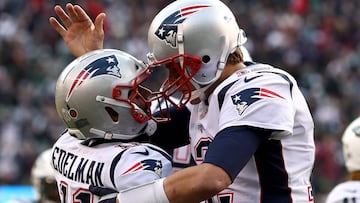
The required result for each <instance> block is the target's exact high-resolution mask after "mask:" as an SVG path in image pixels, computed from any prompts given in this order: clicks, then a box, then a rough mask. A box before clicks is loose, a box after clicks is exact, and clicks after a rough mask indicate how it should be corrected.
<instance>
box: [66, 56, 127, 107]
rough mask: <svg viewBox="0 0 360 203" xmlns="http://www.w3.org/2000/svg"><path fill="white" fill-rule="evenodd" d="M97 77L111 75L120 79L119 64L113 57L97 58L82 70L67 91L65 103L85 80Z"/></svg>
mask: <svg viewBox="0 0 360 203" xmlns="http://www.w3.org/2000/svg"><path fill="white" fill-rule="evenodd" d="M99 75H113V76H115V77H118V78H121V73H120V68H119V62H118V60H117V59H116V57H115V56H114V55H110V56H106V57H102V58H99V59H97V60H95V61H93V62H92V63H90V64H89V65H87V66H86V67H85V68H84V69H82V70H81V71H80V73H79V74H78V75H77V76H76V78H75V80H74V82H73V83H72V85H71V87H70V89H69V92H68V93H67V95H66V102H68V101H69V99H70V97H71V94H72V93H73V92H74V90H75V89H76V88H78V87H79V86H80V85H81V84H82V83H83V82H84V81H85V80H88V79H90V78H93V77H95V76H99Z"/></svg>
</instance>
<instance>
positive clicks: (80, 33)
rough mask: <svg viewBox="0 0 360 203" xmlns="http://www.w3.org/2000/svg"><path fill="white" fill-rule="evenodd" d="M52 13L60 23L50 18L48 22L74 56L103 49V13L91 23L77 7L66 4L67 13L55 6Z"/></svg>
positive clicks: (82, 10)
mask: <svg viewBox="0 0 360 203" xmlns="http://www.w3.org/2000/svg"><path fill="white" fill-rule="evenodd" d="M54 11H55V13H56V15H57V16H58V17H59V18H60V20H61V23H60V22H59V21H58V20H57V19H56V18H55V17H50V18H49V22H50V24H51V25H52V26H53V28H54V29H55V30H56V31H57V32H58V33H59V34H60V35H61V37H62V38H63V39H64V41H65V44H66V46H67V47H68V48H69V49H70V52H71V53H72V54H73V55H74V56H76V57H79V56H81V55H83V54H85V53H87V52H89V51H92V50H96V49H101V48H103V43H104V28H103V24H104V20H105V13H100V14H99V15H98V16H97V17H96V19H95V21H94V23H93V22H92V21H91V19H90V17H89V16H88V15H87V14H86V13H85V11H84V9H82V8H81V7H80V6H79V5H72V4H71V3H68V4H66V11H67V12H65V11H64V9H62V8H61V6H59V5H56V6H55V7H54Z"/></svg>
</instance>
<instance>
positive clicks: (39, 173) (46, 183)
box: [31, 149, 60, 202]
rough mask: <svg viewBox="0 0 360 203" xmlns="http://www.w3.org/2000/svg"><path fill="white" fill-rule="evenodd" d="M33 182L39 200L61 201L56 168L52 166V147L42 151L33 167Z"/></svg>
mask: <svg viewBox="0 0 360 203" xmlns="http://www.w3.org/2000/svg"><path fill="white" fill-rule="evenodd" d="M31 182H32V185H33V186H34V188H35V192H36V194H37V196H38V199H39V200H40V201H39V202H60V198H59V193H58V189H57V186H56V180H55V174H54V169H53V168H52V167H51V149H47V150H45V151H43V152H42V153H40V155H39V156H38V157H37V158H36V160H35V163H34V165H33V166H32V169H31Z"/></svg>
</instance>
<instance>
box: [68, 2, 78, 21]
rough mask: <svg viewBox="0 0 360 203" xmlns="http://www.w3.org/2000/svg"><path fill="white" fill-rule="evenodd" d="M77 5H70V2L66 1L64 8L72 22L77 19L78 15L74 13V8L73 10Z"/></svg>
mask: <svg viewBox="0 0 360 203" xmlns="http://www.w3.org/2000/svg"><path fill="white" fill-rule="evenodd" d="M76 6H77V5H75V6H74V5H72V4H71V3H68V4H66V10H67V11H68V13H69V16H70V19H71V20H72V21H73V22H77V21H79V17H78V14H77V13H76V10H75V7H76Z"/></svg>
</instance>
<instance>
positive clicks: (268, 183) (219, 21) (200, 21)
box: [50, 0, 315, 203]
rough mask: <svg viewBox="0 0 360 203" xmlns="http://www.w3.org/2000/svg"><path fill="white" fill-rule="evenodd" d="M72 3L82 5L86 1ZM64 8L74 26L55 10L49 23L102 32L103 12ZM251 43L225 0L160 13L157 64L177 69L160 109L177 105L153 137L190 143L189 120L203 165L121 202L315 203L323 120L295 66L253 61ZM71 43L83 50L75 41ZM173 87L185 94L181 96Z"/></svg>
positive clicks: (178, 5)
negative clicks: (318, 123) (92, 15)
mask: <svg viewBox="0 0 360 203" xmlns="http://www.w3.org/2000/svg"><path fill="white" fill-rule="evenodd" d="M69 8H70V9H69ZM67 9H68V11H69V12H70V13H71V12H75V13H77V15H80V16H81V15H82V14H83V13H79V9H81V8H80V7H78V6H75V7H70V6H69V5H67ZM71 9H72V10H71ZM55 11H56V12H57V14H58V15H59V16H61V20H62V21H63V22H66V23H64V26H65V27H63V26H61V25H60V23H59V22H57V21H55V19H54V18H51V19H50V22H51V23H52V25H53V26H54V28H55V29H57V30H58V32H59V33H60V34H61V35H62V37H63V38H64V39H65V38H66V37H70V38H71V35H70V34H76V33H77V31H76V30H78V29H77V27H78V25H79V24H80V25H82V26H83V28H84V27H86V26H87V27H88V28H89V27H90V28H92V29H89V30H88V31H92V32H95V33H97V34H99V33H101V32H100V31H99V30H101V27H100V26H99V25H101V23H99V22H101V21H102V20H103V17H104V15H99V16H98V17H97V19H96V20H95V25H93V24H92V22H91V20H90V19H88V18H84V16H81V19H82V20H83V21H79V20H78V19H79V17H78V18H73V17H72V15H69V16H68V15H65V12H64V11H62V12H60V10H59V8H58V7H57V8H55ZM84 21H86V23H84ZM89 25H91V26H89ZM99 28H100V29H99ZM90 34H91V33H90ZM92 34H93V35H95V34H94V33H92ZM77 35H79V34H77ZM84 37H86V36H84ZM90 38H91V37H90ZM94 38H95V37H92V39H94ZM85 41H87V40H85ZM245 42H246V36H245V35H244V32H243V30H242V29H240V28H239V26H238V24H237V23H236V19H235V17H234V15H233V13H232V11H231V10H230V9H229V8H228V7H227V6H226V5H225V4H224V3H222V2H221V1H217V0H186V1H182V0H178V1H174V2H172V3H170V4H169V5H168V6H166V7H165V8H164V9H162V10H161V11H160V12H159V13H158V14H157V15H156V17H155V18H154V20H153V21H152V23H151V25H150V28H149V32H148V43H149V48H150V52H149V54H148V58H149V63H150V65H151V66H150V67H149V68H150V69H158V68H161V67H163V68H164V69H166V70H168V75H169V77H168V79H167V80H165V81H164V82H163V85H162V87H161V90H160V92H158V94H161V95H163V97H164V98H165V99H166V100H167V101H169V102H170V103H171V104H172V106H173V107H172V109H170V110H166V109H164V112H167V113H162V111H160V113H155V115H154V116H160V117H161V116H164V115H166V116H169V114H168V112H170V113H171V114H170V118H167V119H168V121H169V122H167V123H159V125H158V129H157V131H156V132H155V134H154V135H153V136H152V137H151V138H152V140H153V141H154V142H156V143H157V144H158V145H160V146H162V147H164V148H167V147H174V146H181V145H185V144H187V142H186V141H188V139H186V134H184V133H183V132H181V133H180V131H182V129H187V130H188V135H189V136H190V138H191V139H190V146H191V153H192V156H193V158H194V160H195V161H196V162H197V166H193V167H188V168H186V169H183V170H180V171H178V172H176V173H174V174H173V175H171V176H168V177H166V178H162V179H159V180H156V181H154V182H152V183H150V184H146V185H143V186H138V187H136V188H132V189H129V190H126V191H121V192H120V193H119V195H118V200H120V203H127V202H151V203H152V202H172V203H173V202H200V201H202V200H205V201H208V202H237V203H240V202H262V203H267V202H284V203H285V202H314V198H313V196H312V186H311V182H310V175H311V171H312V168H313V165H314V158H315V145H314V137H313V136H314V134H313V133H314V131H313V130H314V125H313V119H312V116H311V113H310V111H309V108H308V105H307V102H306V100H305V98H304V97H303V95H302V93H301V91H300V89H299V87H298V85H297V82H296V80H295V79H294V78H293V77H292V76H291V75H290V74H289V73H287V72H286V71H284V70H281V69H279V68H275V67H273V66H271V65H268V64H261V63H255V62H248V61H245V60H244V59H245V58H244V55H245V54H244V51H243V50H242V47H243V45H244V43H245ZM67 45H68V47H69V49H70V50H71V51H72V53H73V54H74V55H78V54H79V52H76V51H78V50H75V49H74V47H75V46H74V44H70V43H67ZM97 45H99V44H97ZM78 46H80V47H85V48H84V49H82V50H92V49H96V48H98V47H96V46H93V47H88V46H87V45H86V44H84V43H83V44H78ZM100 47H101V46H100ZM179 94H180V95H179ZM174 95H177V97H176V98H179V99H177V100H173V98H174V97H173V96H174ZM164 120H166V118H164ZM165 126H166V127H165ZM162 129H166V130H162ZM168 132H172V133H171V134H172V137H171V138H172V139H171V140H170V138H169V136H166V135H167V134H168ZM179 136H183V137H185V138H183V139H180V138H179ZM175 137H176V138H175ZM173 140H176V141H178V142H177V143H174V142H173ZM181 141H184V142H183V143H181ZM299 160H300V161H299ZM138 194H142V195H138Z"/></svg>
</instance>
